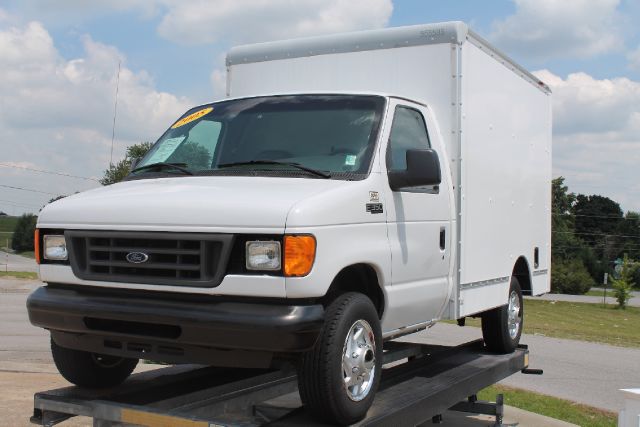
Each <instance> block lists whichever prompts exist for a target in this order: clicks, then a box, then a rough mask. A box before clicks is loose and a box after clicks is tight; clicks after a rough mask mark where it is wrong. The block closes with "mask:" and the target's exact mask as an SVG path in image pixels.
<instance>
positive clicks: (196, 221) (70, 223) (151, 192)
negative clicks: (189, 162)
mask: <svg viewBox="0 0 640 427" xmlns="http://www.w3.org/2000/svg"><path fill="white" fill-rule="evenodd" d="M345 184H347V182H345V181H337V180H324V179H308V178H271V177H238V176H229V177H227V176H216V177H179V178H159V179H143V180H136V181H127V182H122V183H118V184H114V185H110V186H106V187H101V188H97V189H94V190H90V191H86V192H84V193H79V194H75V195H73V196H69V197H66V198H64V199H61V200H58V201H56V202H54V203H52V204H50V205H48V206H46V207H45V208H44V209H43V210H42V212H41V213H40V216H39V218H38V227H40V228H63V229H66V228H69V229H82V228H90V229H120V230H126V229H135V230H166V231H178V230H182V231H206V230H211V231H215V229H216V228H225V229H228V230H229V231H231V230H232V229H235V230H247V229H251V230H254V231H259V230H260V229H262V230H263V231H264V230H271V231H273V232H276V231H277V232H282V231H283V230H284V227H285V223H286V220H287V214H288V212H289V210H290V209H291V207H292V206H293V205H294V204H296V202H298V201H299V200H301V199H304V198H306V197H310V196H313V195H316V194H319V193H322V192H325V191H328V190H332V189H335V188H338V187H341V186H344V185H345Z"/></svg>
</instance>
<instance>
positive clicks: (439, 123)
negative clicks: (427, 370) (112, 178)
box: [27, 22, 551, 424]
mask: <svg viewBox="0 0 640 427" xmlns="http://www.w3.org/2000/svg"><path fill="white" fill-rule="evenodd" d="M227 72H228V74H227V76H228V77H227V78H228V86H227V95H228V98H227V99H224V100H222V101H218V102H213V103H210V104H206V105H202V106H199V107H195V108H194V109H192V110H189V111H188V112H187V113H185V115H184V116H183V117H181V118H180V119H179V120H178V121H176V122H175V123H174V124H173V125H171V126H170V127H169V129H167V131H166V132H165V133H164V134H163V135H162V137H161V138H160V139H159V140H158V141H157V142H156V144H155V145H154V146H153V147H152V148H151V150H150V151H149V152H148V153H147V154H146V155H145V157H144V158H142V159H141V160H140V161H139V162H138V163H137V165H136V166H135V167H134V168H133V169H132V171H131V174H130V175H129V176H128V178H127V179H126V180H125V181H124V182H121V183H118V184H114V185H110V186H106V187H103V188H99V189H95V190H91V191H87V192H84V193H80V194H77V195H73V196H70V197H67V198H64V199H62V200H59V201H57V202H54V203H52V204H50V205H48V206H47V207H45V208H44V209H43V211H42V212H41V214H40V217H39V219H38V225H37V228H38V231H37V237H36V245H37V248H38V249H37V255H36V256H37V259H38V261H39V263H40V277H41V279H42V280H43V281H44V282H46V286H43V287H41V288H40V289H38V290H36V291H35V292H34V293H33V294H32V295H31V296H30V298H29V300H28V303H27V305H28V310H29V316H30V320H31V322H32V323H33V324H34V325H37V326H41V327H44V328H47V329H49V330H50V331H51V338H52V352H53V356H54V360H55V363H56V365H57V367H58V369H59V370H60V372H61V373H62V375H63V376H64V377H65V378H67V379H68V380H69V381H71V382H73V383H75V384H78V385H80V386H85V387H105V386H112V385H116V384H118V383H120V382H122V381H124V380H125V379H126V378H127V376H128V375H129V374H130V373H131V371H132V370H133V368H134V367H135V365H136V363H137V361H138V359H140V358H145V359H152V360H160V361H165V362H169V363H183V362H198V363H207V364H211V365H217V366H240V367H267V366H274V365H276V364H278V363H294V364H296V366H297V367H298V373H299V374H298V376H299V389H300V394H301V397H302V400H303V402H304V404H305V405H306V406H307V407H308V408H309V409H310V410H311V411H312V412H314V413H315V414H317V415H318V416H320V417H323V418H325V419H328V420H330V421H333V422H337V423H341V424H347V423H351V422H354V421H356V420H358V419H360V418H362V417H363V416H364V415H365V414H366V411H367V409H368V408H369V406H370V405H371V402H372V400H373V398H374V395H375V392H376V389H377V387H378V383H379V380H380V376H381V369H382V359H383V358H382V351H383V342H384V341H385V340H390V339H393V338H395V337H399V336H401V335H405V334H409V333H412V332H415V331H418V330H421V329H425V328H427V327H429V326H431V325H433V324H434V323H435V322H437V321H439V320H442V319H459V320H463V319H464V318H465V317H467V316H476V317H481V318H482V332H483V336H484V339H485V343H486V346H487V348H488V349H489V350H491V351H496V352H510V351H513V349H514V348H515V347H516V345H517V343H518V341H519V339H520V334H521V331H522V319H523V300H522V294H523V293H525V294H530V295H539V294H542V293H545V292H548V291H549V269H550V265H549V263H550V253H551V251H550V228H551V226H550V224H551V218H550V214H551V191H550V187H551V96H550V90H549V88H548V87H547V86H546V85H545V84H544V83H543V82H541V81H540V80H538V79H537V78H536V77H534V76H533V75H531V74H530V73H528V72H527V71H526V70H524V69H523V68H521V67H520V66H518V65H517V64H515V63H514V62H513V61H512V60H510V59H509V58H507V57H506V56H505V55H503V54H502V53H500V52H499V51H497V50H496V49H495V48H494V47H492V46H491V45H489V43H487V42H486V41H484V40H483V39H482V38H481V37H479V36H478V35H477V34H475V33H473V32H472V31H470V30H469V29H468V28H467V26H466V25H465V24H464V23H461V22H449V23H440V24H428V25H418V26H411V27H404V28H388V29H382V30H375V31H363V32H355V33H348V34H339V35H332V36H324V37H315V38H307V39H299V40H289V41H281V42H272V43H262V44H254V45H249V46H241V47H237V48H234V49H232V50H231V51H230V52H229V54H228V56H227ZM460 323H462V322H460Z"/></svg>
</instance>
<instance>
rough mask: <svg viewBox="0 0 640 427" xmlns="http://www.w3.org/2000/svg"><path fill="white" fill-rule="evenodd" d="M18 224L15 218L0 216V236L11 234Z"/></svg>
mask: <svg viewBox="0 0 640 427" xmlns="http://www.w3.org/2000/svg"><path fill="white" fill-rule="evenodd" d="M17 222H18V217H17V216H4V215H3V216H0V233H2V234H0V236H2V237H4V235H5V233H13V230H14V229H15V228H16V223H17Z"/></svg>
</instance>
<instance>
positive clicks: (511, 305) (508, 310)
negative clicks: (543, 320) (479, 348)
mask: <svg viewBox="0 0 640 427" xmlns="http://www.w3.org/2000/svg"><path fill="white" fill-rule="evenodd" d="M508 301H509V302H508V303H507V304H506V305H503V306H501V307H497V308H494V309H493V310H489V311H487V312H485V313H483V314H482V337H483V338H484V343H485V345H486V346H487V349H489V351H492V352H495V353H503V354H506V353H512V352H513V351H514V350H515V349H516V348H517V347H518V343H519V342H520V336H521V335H522V327H523V324H524V322H523V320H524V305H523V299H522V289H521V288H520V283H519V282H518V279H517V278H516V277H515V276H512V277H511V285H510V286H509V299H508Z"/></svg>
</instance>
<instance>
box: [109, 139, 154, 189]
mask: <svg viewBox="0 0 640 427" xmlns="http://www.w3.org/2000/svg"><path fill="white" fill-rule="evenodd" d="M152 145H153V144H152V143H151V142H141V143H139V144H134V145H131V146H130V147H128V148H127V152H126V153H125V156H124V159H122V160H120V161H119V162H118V163H116V164H115V165H110V166H109V169H106V170H105V171H104V176H103V177H102V179H101V180H100V184H102V185H110V184H115V183H116V182H120V181H122V180H123V179H124V178H125V177H126V176H127V175H129V172H130V169H131V162H132V161H133V159H139V158H141V157H142V156H144V155H145V154H146V153H147V151H149V149H150V148H151V146H152Z"/></svg>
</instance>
